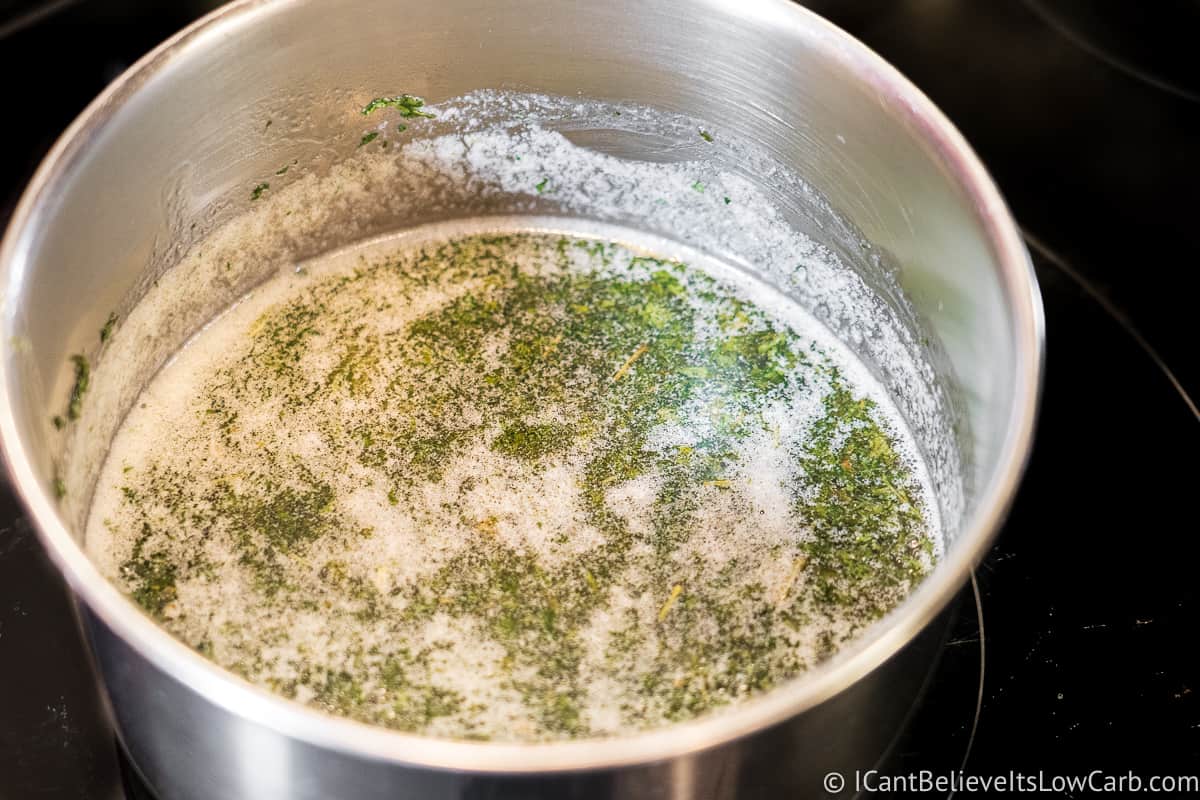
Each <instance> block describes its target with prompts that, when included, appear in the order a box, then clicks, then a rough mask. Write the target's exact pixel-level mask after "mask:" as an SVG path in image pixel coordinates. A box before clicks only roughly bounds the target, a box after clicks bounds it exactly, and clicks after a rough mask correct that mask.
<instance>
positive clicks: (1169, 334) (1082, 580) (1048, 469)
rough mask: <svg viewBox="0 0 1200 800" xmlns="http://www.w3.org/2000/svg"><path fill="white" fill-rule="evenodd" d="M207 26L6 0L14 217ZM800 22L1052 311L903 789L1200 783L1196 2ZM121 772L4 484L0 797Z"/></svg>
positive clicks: (1, 27)
mask: <svg viewBox="0 0 1200 800" xmlns="http://www.w3.org/2000/svg"><path fill="white" fill-rule="evenodd" d="M212 5H213V4H212V3H205V2H199V1H198V0H176V2H173V3H152V2H142V3H139V2H135V0H114V1H102V0H40V2H28V1H26V2H19V1H18V2H13V1H12V0H0V70H2V73H0V74H4V75H6V76H8V80H7V81H6V95H7V98H8V102H7V107H8V108H9V113H10V115H12V116H11V117H10V120H9V123H8V124H7V125H6V126H5V131H4V134H3V137H4V140H5V143H6V144H7V145H8V146H7V147H6V148H5V153H6V158H5V159H4V160H3V161H0V201H3V202H4V203H5V205H4V212H3V213H4V215H5V216H7V213H8V212H9V211H10V210H11V207H12V204H13V203H14V202H15V200H16V197H17V195H18V194H19V192H20V190H21V187H22V186H23V185H24V183H25V181H26V180H27V179H28V177H29V175H30V173H31V172H32V170H33V168H34V167H35V166H36V163H37V161H38V160H39V159H40V158H41V156H42V155H43V154H44V152H45V151H46V149H47V148H48V147H49V146H50V144H51V143H52V142H53V139H54V138H55V137H56V136H57V135H58V133H59V132H60V131H61V130H62V129H63V128H64V127H65V126H66V125H67V124H68V123H69V121H70V120H71V118H73V117H74V116H75V115H76V114H77V113H78V112H79V111H80V110H81V109H82V108H83V106H84V105H85V104H86V103H87V101H88V100H90V99H91V98H92V97H93V96H94V95H95V94H96V93H97V92H99V91H100V89H101V88H103V86H104V84H105V83H107V82H108V81H109V80H111V79H112V78H113V77H115V76H116V75H117V74H119V72H120V71H121V70H122V69H124V68H125V67H126V66H128V65H129V64H130V63H132V61H133V60H135V59H136V58H137V57H138V56H140V55H141V54H142V53H144V52H145V51H146V50H148V49H149V48H150V47H152V46H153V45H154V44H156V43H157V42H158V41H160V40H161V39H162V38H164V37H165V36H167V35H169V34H170V33H172V32H173V31H175V30H176V29H178V28H179V27H181V26H182V25H184V24H186V23H187V22H188V21H190V20H191V19H192V18H194V17H195V16H197V15H199V14H200V13H201V12H203V11H205V10H207V9H208V8H209V7H211V6H212ZM809 5H810V6H812V7H814V8H815V9H816V10H817V11H818V12H819V13H822V14H824V15H825V16H827V17H829V18H830V19H832V20H833V21H834V22H836V23H837V24H839V25H841V26H842V27H844V28H846V29H847V30H849V31H850V32H851V33H853V34H854V35H856V36H858V37H859V38H860V39H862V40H863V41H864V42H866V43H867V44H868V45H869V46H871V47H873V48H874V49H876V50H877V51H878V52H879V53H880V54H882V55H883V56H884V57H885V58H887V59H888V60H889V61H891V62H892V63H893V64H895V65H896V66H897V67H898V68H899V69H900V70H901V71H902V72H904V73H905V74H906V75H908V77H909V78H911V79H912V80H913V82H914V83H916V84H917V85H918V86H920V87H921V88H922V89H924V90H925V91H926V92H927V93H928V94H929V95H930V96H931V97H932V98H933V100H934V102H936V103H937V104H938V105H939V106H940V107H941V108H942V109H943V110H944V111H945V112H946V113H947V115H948V116H949V117H950V118H951V119H952V120H953V121H954V122H955V123H956V124H957V125H958V126H959V128H960V129H961V130H962V131H963V133H964V134H965V135H966V137H967V139H968V140H969V141H970V142H972V144H973V145H974V146H975V147H976V149H977V150H978V152H979V154H980V155H981V157H982V158H983V160H984V162H985V163H986V164H987V165H988V167H989V169H990V170H991V172H992V174H993V176H994V177H995V178H996V181H997V182H998V183H999V185H1000V187H1001V190H1002V191H1003V192H1004V194H1005V196H1006V197H1007V199H1008V201H1009V204H1010V205H1011V207H1012V209H1013V211H1014V214H1015V215H1016V217H1017V219H1018V221H1019V222H1020V223H1021V225H1022V227H1023V229H1024V231H1025V232H1026V236H1027V242H1028V244H1029V246H1030V250H1031V252H1032V254H1033V256H1034V262H1035V266H1036V268H1037V273H1038V277H1039V279H1040V281H1041V285H1042V291H1043V295H1044V298H1045V303H1046V317H1047V329H1048V330H1047V350H1048V353H1047V369H1046V383H1045V394H1044V403H1043V410H1042V416H1041V423H1040V427H1039V433H1038V436H1037V441H1036V444H1035V447H1034V451H1033V457H1032V460H1031V462H1030V466H1029V472H1028V475H1027V477H1026V479H1025V482H1024V484H1023V486H1022V488H1021V490H1020V493H1019V495H1018V498H1017V501H1016V504H1015V506H1014V508H1013V512H1012V516H1011V518H1010V520H1009V522H1008V524H1007V525H1006V526H1005V528H1004V530H1003V532H1002V533H1001V535H1000V538H999V539H998V541H997V543H996V545H995V547H994V548H993V549H992V551H991V553H990V554H989V555H988V557H987V559H986V560H985V562H984V563H983V565H982V566H981V567H980V568H979V569H978V570H977V579H978V580H977V585H976V586H968V587H967V589H966V590H964V592H963V594H962V596H961V598H960V601H959V603H958V609H959V615H958V620H957V622H956V623H955V625H954V629H953V631H952V633H951V636H950V638H949V639H948V640H947V643H946V645H945V647H944V653H943V657H942V659H941V662H940V664H939V666H938V667H937V668H936V670H935V672H934V673H933V675H932V677H931V680H930V682H929V686H928V690H927V693H926V696H925V698H924V700H923V701H922V702H921V703H920V704H919V706H918V707H917V708H916V709H915V710H914V715H913V721H912V723H911V725H910V727H909V729H908V731H907V732H906V733H905V735H904V736H903V737H902V738H901V740H900V741H899V742H898V743H897V745H896V747H895V749H894V752H893V753H892V756H891V758H890V760H889V762H888V764H887V766H886V769H887V770H888V771H891V772H893V773H899V772H901V771H911V770H919V769H931V770H935V771H938V772H947V771H949V770H956V769H959V768H960V767H962V766H963V765H964V763H965V770H966V772H967V773H970V774H976V775H1001V774H1006V773H1008V772H1009V771H1010V770H1021V771H1033V770H1039V769H1040V770H1045V771H1046V773H1047V774H1048V775H1049V774H1061V775H1079V774H1087V773H1088V772H1090V771H1091V770H1097V769H1099V770H1104V771H1105V772H1107V773H1110V774H1117V773H1125V772H1128V771H1132V772H1133V773H1135V774H1138V775H1140V776H1143V777H1146V778H1149V777H1150V776H1152V775H1157V774H1170V775H1182V774H1189V773H1197V772H1200V649H1198V648H1197V647H1196V646H1195V643H1194V634H1195V632H1196V627H1197V626H1196V620H1197V618H1198V616H1197V615H1198V613H1200V602H1198V592H1197V589H1196V585H1197V581H1196V572H1197V571H1198V569H1200V536H1198V535H1197V534H1200V526H1198V525H1197V522H1196V519H1197V510H1196V502H1197V501H1196V497H1197V494H1198V492H1197V485H1196V483H1197V481H1196V476H1197V474H1198V473H1200V471H1198V470H1197V468H1196V467H1195V466H1194V463H1195V459H1196V454H1197V453H1200V416H1198V415H1197V412H1196V409H1195V406H1194V405H1193V404H1191V402H1190V400H1188V398H1187V393H1188V392H1191V393H1192V394H1193V395H1194V396H1200V394H1198V393H1200V360H1197V359H1196V358H1195V357H1194V355H1193V352H1192V351H1193V348H1194V346H1195V343H1196V341H1197V336H1196V335H1195V334H1194V333H1193V325H1194V317H1193V314H1195V311H1194V309H1193V304H1194V303H1195V302H1196V301H1195V298H1196V297H1197V296H1198V290H1200V267H1198V266H1197V265H1200V225H1198V224H1197V222H1196V219H1195V217H1196V215H1197V211H1200V204H1198V203H1197V202H1196V200H1195V196H1196V187H1198V186H1200V146H1197V145H1200V68H1198V67H1197V66H1196V62H1195V59H1194V46H1193V45H1192V43H1191V37H1192V36H1194V35H1195V32H1196V31H1197V30H1200V27H1197V26H1196V25H1195V24H1194V23H1197V22H1200V4H1197V3H1195V1H1194V0H1156V2H1154V3H1129V2H1127V0H1126V1H1118V0H1056V1H1053V0H989V2H986V3H984V2H975V1H974V0H958V2H952V1H951V0H940V1H939V2H933V1H932V0H893V1H892V2H887V3H884V2H871V1H870V0H824V1H823V2H810V3H809ZM981 685H982V692H981V691H980V686H981ZM123 771H124V772H126V773H127V772H128V768H127V767H126V766H123V765H122V764H121V761H120V758H119V755H118V751H117V747H116V744H115V741H114V737H113V733H112V729H111V726H110V724H109V722H108V720H107V718H106V715H105V712H104V708H103V703H102V701H101V699H100V697H99V694H98V692H97V689H96V685H95V681H94V678H93V677H92V674H91V672H90V670H89V667H88V662H87V658H86V655H85V651H84V647H83V644H82V642H81V640H80V637H79V633H78V631H77V629H76V626H75V622H74V617H73V612H72V610H71V604H70V602H69V600H68V596H67V591H66V589H65V587H64V586H63V584H62V581H61V580H60V579H59V578H58V576H57V574H56V573H55V571H54V570H53V568H52V567H50V566H49V565H48V563H47V562H46V559H45V557H44V555H43V554H42V552H41V550H40V546H39V545H38V543H37V540H36V537H35V536H34V535H33V533H32V531H31V530H30V528H29V525H28V523H27V522H26V520H25V519H24V517H23V516H22V514H21V512H20V510H19V509H18V506H17V504H16V503H15V501H14V500H13V499H12V497H11V495H10V494H9V493H8V491H7V489H5V488H4V487H3V486H2V485H0V800H9V799H10V798H12V799H13V800H16V799H18V798H19V799H20V800H25V799H26V798H36V799H42V800H58V798H89V800H90V799H91V798H103V799H104V800H117V798H126V797H140V796H143V795H141V794H139V793H138V790H137V788H136V787H135V786H133V785H132V783H131V782H130V781H129V780H128V779H127V778H126V779H123V778H122V774H123ZM814 788H815V787H814Z"/></svg>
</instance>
